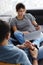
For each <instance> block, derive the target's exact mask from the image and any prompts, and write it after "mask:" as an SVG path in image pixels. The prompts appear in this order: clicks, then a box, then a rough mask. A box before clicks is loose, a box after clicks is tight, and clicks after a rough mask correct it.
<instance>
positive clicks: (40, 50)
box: [38, 46, 43, 59]
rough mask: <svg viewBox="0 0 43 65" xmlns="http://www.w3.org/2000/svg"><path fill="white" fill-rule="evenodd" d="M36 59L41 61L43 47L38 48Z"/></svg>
mask: <svg viewBox="0 0 43 65" xmlns="http://www.w3.org/2000/svg"><path fill="white" fill-rule="evenodd" d="M38 59H43V46H41V47H39V54H38Z"/></svg>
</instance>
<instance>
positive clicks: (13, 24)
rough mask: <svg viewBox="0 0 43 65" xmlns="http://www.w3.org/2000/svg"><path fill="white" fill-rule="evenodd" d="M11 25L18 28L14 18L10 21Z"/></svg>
mask: <svg viewBox="0 0 43 65" xmlns="http://www.w3.org/2000/svg"><path fill="white" fill-rule="evenodd" d="M10 25H11V26H16V20H15V18H12V19H11V20H10Z"/></svg>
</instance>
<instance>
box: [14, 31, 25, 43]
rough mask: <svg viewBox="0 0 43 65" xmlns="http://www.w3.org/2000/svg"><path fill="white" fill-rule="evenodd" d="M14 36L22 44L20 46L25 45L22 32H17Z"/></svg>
mask: <svg viewBox="0 0 43 65" xmlns="http://www.w3.org/2000/svg"><path fill="white" fill-rule="evenodd" d="M14 36H15V38H16V39H17V40H18V41H19V42H20V44H23V43H24V42H25V40H24V36H23V33H22V32H20V31H16V32H14Z"/></svg>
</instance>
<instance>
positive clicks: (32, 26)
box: [10, 3, 43, 47]
mask: <svg viewBox="0 0 43 65" xmlns="http://www.w3.org/2000/svg"><path fill="white" fill-rule="evenodd" d="M16 11H17V16H16V17H15V18H12V20H11V23H10V25H11V27H12V30H13V32H14V36H15V37H16V39H17V40H18V41H19V42H20V43H21V44H22V43H24V42H25V40H24V37H23V34H27V35H29V34H28V33H31V32H34V31H36V30H40V29H41V27H40V26H39V25H38V24H37V23H36V20H35V17H34V16H32V15H31V14H30V13H29V14H26V13H25V12H26V8H25V6H24V4H22V3H18V4H17V5H16ZM41 41H43V37H42V38H38V39H36V40H35V41H33V44H36V45H37V46H38V47H39V46H40V44H39V43H40V42H41Z"/></svg>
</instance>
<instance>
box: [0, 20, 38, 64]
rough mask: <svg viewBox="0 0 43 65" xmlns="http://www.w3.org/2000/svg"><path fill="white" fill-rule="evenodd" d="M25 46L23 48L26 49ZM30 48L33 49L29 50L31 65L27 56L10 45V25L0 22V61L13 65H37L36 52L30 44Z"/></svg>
mask: <svg viewBox="0 0 43 65" xmlns="http://www.w3.org/2000/svg"><path fill="white" fill-rule="evenodd" d="M29 43H30V42H29ZM29 43H27V44H29ZM27 44H26V43H24V47H27ZM22 46H23V45H22ZM28 47H29V46H28ZM30 47H31V48H32V49H33V50H31V49H30V53H31V56H32V57H33V64H31V62H30V61H29V59H28V57H27V54H26V53H25V52H24V51H23V50H21V49H19V48H17V47H16V46H14V45H13V44H12V42H11V40H10V25H9V24H8V23H7V22H5V21H2V20H0V61H2V62H7V63H14V64H17V63H20V64H22V65H38V61H37V56H38V50H37V49H36V48H35V46H34V45H33V46H32V44H31V43H30Z"/></svg>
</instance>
